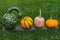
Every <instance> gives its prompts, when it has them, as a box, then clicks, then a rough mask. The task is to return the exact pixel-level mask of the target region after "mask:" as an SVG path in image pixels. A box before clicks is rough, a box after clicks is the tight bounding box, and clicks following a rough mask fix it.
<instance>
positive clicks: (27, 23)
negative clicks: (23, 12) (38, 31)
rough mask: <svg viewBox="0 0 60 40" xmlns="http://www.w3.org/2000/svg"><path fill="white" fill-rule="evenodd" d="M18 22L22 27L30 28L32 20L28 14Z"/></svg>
mask: <svg viewBox="0 0 60 40" xmlns="http://www.w3.org/2000/svg"><path fill="white" fill-rule="evenodd" d="M20 22H21V27H22V28H23V29H30V28H31V27H32V25H33V20H32V18H31V17H29V16H26V17H24V18H23V19H22V20H21V21H20Z"/></svg>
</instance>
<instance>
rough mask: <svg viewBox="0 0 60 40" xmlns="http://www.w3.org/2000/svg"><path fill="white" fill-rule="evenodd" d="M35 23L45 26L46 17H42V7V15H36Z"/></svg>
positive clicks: (37, 25) (36, 25) (39, 26)
mask: <svg viewBox="0 0 60 40" xmlns="http://www.w3.org/2000/svg"><path fill="white" fill-rule="evenodd" d="M34 25H35V27H37V28H41V27H42V28H43V27H44V18H43V17H41V9H40V15H39V16H38V17H35V20H34Z"/></svg>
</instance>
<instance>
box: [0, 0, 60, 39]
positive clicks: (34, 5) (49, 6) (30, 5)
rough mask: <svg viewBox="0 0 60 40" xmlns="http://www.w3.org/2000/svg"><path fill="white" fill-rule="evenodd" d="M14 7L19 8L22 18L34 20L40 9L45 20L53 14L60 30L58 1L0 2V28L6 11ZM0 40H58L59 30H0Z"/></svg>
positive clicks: (13, 0) (1, 0) (2, 0)
mask: <svg viewBox="0 0 60 40" xmlns="http://www.w3.org/2000/svg"><path fill="white" fill-rule="evenodd" d="M14 6H16V7H18V8H20V10H21V13H22V18H23V17H25V16H27V15H28V16H30V17H32V18H33V19H34V18H35V17H36V16H38V15H39V9H40V8H41V9H42V16H43V17H44V18H45V19H46V20H47V19H48V18H49V17H50V14H51V13H53V18H54V19H57V20H58V21H59V28H60V1H58V0H41V1H40V0H33V1H32V0H0V18H1V19H0V26H1V20H2V17H3V15H4V14H5V13H6V12H7V9H8V8H10V7H14ZM52 11H54V12H52ZM0 40H60V29H58V30H56V29H51V30H50V29H48V30H43V29H38V30H35V31H2V30H0Z"/></svg>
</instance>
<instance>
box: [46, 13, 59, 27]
mask: <svg viewBox="0 0 60 40" xmlns="http://www.w3.org/2000/svg"><path fill="white" fill-rule="evenodd" d="M46 27H47V28H57V27H58V20H56V19H53V18H52V13H51V16H50V19H48V20H46Z"/></svg>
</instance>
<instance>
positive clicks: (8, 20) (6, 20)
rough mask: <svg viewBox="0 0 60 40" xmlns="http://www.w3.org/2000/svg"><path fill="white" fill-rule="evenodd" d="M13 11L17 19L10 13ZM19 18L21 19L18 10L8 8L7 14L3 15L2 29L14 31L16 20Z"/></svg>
mask: <svg viewBox="0 0 60 40" xmlns="http://www.w3.org/2000/svg"><path fill="white" fill-rule="evenodd" d="M14 10H15V11H16V12H17V16H18V17H17V16H16V15H14V14H13V13H11V12H12V11H14ZM20 17H21V13H20V10H19V8H17V7H12V8H9V9H8V11H7V13H5V14H4V15H3V21H2V24H3V26H4V28H5V29H7V30H10V29H14V28H15V27H16V25H17V22H18V18H20Z"/></svg>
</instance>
